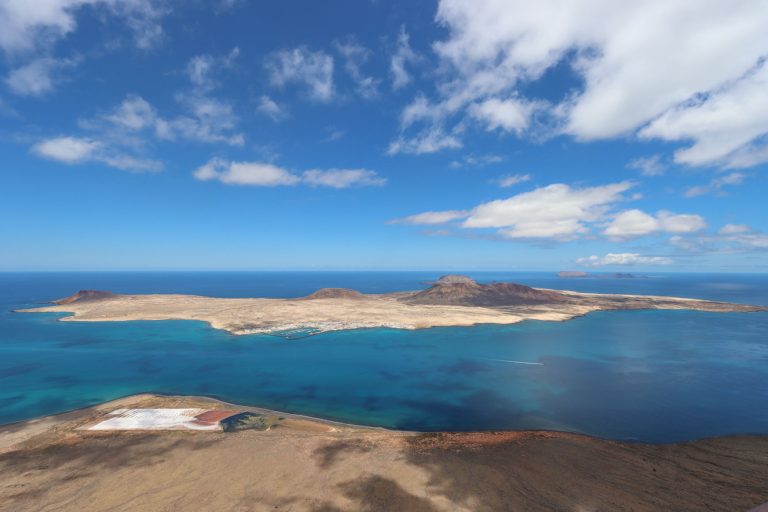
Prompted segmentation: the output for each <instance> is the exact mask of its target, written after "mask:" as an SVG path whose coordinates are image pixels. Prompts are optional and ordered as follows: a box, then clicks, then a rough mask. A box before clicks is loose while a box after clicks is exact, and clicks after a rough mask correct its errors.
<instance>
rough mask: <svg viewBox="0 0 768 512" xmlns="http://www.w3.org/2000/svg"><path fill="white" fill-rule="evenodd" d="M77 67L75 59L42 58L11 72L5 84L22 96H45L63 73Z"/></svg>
mask: <svg viewBox="0 0 768 512" xmlns="http://www.w3.org/2000/svg"><path fill="white" fill-rule="evenodd" d="M75 65H77V61H76V60H73V59H54V58H51V57H41V58H39V59H35V60H33V61H31V62H28V63H27V64H25V65H23V66H21V67H19V68H16V69H14V70H13V71H11V72H10V73H9V74H8V77H7V78H6V79H5V83H6V85H8V88H9V89H10V90H11V91H12V92H14V93H16V94H19V95H21V96H43V95H45V94H47V93H49V92H51V91H53V88H54V85H55V82H57V81H58V80H60V75H61V73H62V71H64V70H65V69H67V68H71V67H74V66H75Z"/></svg>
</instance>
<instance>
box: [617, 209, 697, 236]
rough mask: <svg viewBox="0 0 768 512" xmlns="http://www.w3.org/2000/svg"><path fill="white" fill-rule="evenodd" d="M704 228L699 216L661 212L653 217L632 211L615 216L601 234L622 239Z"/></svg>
mask: <svg viewBox="0 0 768 512" xmlns="http://www.w3.org/2000/svg"><path fill="white" fill-rule="evenodd" d="M706 226H707V224H706V222H705V221H704V219H703V218H702V217H701V216H699V215H694V214H675V213H671V212H668V211H665V210H662V211H660V212H658V213H657V214H656V215H655V216H653V215H650V214H648V213H645V212H644V211H642V210H637V209H632V210H624V211H622V212H619V213H618V214H616V215H615V216H614V217H613V220H612V221H611V222H610V223H609V224H608V226H607V227H606V228H605V230H604V231H603V234H604V235H606V236H609V237H611V238H616V239H624V238H633V237H637V236H643V235H649V234H652V233H657V232H662V231H663V232H667V233H693V232H695V231H700V230H702V229H704V228H705V227H706Z"/></svg>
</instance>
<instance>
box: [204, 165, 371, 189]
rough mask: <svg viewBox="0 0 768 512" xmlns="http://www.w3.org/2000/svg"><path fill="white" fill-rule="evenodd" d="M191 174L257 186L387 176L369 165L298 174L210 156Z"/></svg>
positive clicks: (347, 183) (355, 182)
mask: <svg viewBox="0 0 768 512" xmlns="http://www.w3.org/2000/svg"><path fill="white" fill-rule="evenodd" d="M193 176H194V177H195V178H197V179H198V180H201V181H210V180H217V181H220V182H222V183H225V184H227V185H251V186H259V187H275V186H280V185H298V184H305V185H310V186H319V187H329V188H339V189H340V188H349V187H353V186H379V185H384V184H385V183H386V179H384V178H382V177H380V176H379V175H378V174H376V172H374V171H370V170H368V169H327V170H321V169H310V170H308V171H305V172H304V173H302V174H297V173H294V172H292V171H289V170H288V169H285V168H283V167H280V166H277V165H274V164H270V163H264V162H232V161H229V160H224V159H222V158H213V159H211V160H209V161H208V162H207V163H205V164H203V165H201V166H200V167H198V168H197V169H196V170H195V171H194V172H193Z"/></svg>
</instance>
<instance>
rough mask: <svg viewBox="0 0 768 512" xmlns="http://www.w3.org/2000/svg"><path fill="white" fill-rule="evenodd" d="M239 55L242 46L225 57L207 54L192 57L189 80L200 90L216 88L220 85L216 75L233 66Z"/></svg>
mask: <svg viewBox="0 0 768 512" xmlns="http://www.w3.org/2000/svg"><path fill="white" fill-rule="evenodd" d="M239 55H240V48H238V47H237V46H236V47H234V48H232V50H230V52H229V53H228V54H227V55H225V56H223V57H214V56H212V55H207V54H204V55H196V56H194V57H192V58H191V59H189V62H188V63H187V69H186V71H187V76H188V77H189V81H190V82H191V83H192V85H193V86H195V87H196V88H197V89H198V90H200V91H209V90H211V89H215V88H216V87H218V85H219V82H218V80H217V77H216V76H215V75H216V74H217V73H220V72H221V71H223V70H225V69H228V68H231V67H232V66H233V65H234V62H235V60H236V59H237V57H238V56H239Z"/></svg>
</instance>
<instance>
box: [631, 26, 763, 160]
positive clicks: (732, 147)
mask: <svg viewBox="0 0 768 512" xmlns="http://www.w3.org/2000/svg"><path fill="white" fill-rule="evenodd" d="M766 14H768V13H766ZM767 19H768V18H767ZM767 50H768V48H765V47H764V48H763V51H767ZM734 78H735V80H734V81H732V82H728V83H726V84H724V85H722V86H720V87H719V88H717V89H715V90H713V91H711V92H710V93H709V94H706V95H702V96H700V97H696V98H695V99H693V100H691V101H688V102H686V103H683V104H681V105H679V106H677V107H675V108H674V109H671V110H669V111H667V112H665V113H664V114H663V115H662V116H660V117H659V118H658V119H656V120H654V121H653V122H652V123H651V124H649V125H648V126H647V127H645V128H644V129H643V130H642V131H641V132H640V135H641V136H642V137H647V138H659V139H663V140H671V141H689V140H690V141H693V145H692V146H690V147H688V148H686V149H682V150H679V151H677V152H676V153H675V161H676V162H678V163H682V164H688V165H694V166H696V165H713V164H721V165H723V166H728V167H739V166H740V165H739V163H738V158H736V160H734V159H732V158H731V157H732V156H734V154H735V153H737V152H738V151H744V150H745V148H749V147H750V144H751V143H752V142H753V141H757V143H758V147H757V148H754V150H761V149H765V147H766V146H765V141H758V139H759V138H760V137H761V136H763V135H765V134H766V133H768V94H766V93H765V91H766V90H768V66H767V65H765V61H761V63H760V65H759V66H758V67H757V69H755V70H753V71H751V72H749V73H747V74H746V75H745V76H743V77H734Z"/></svg>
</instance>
